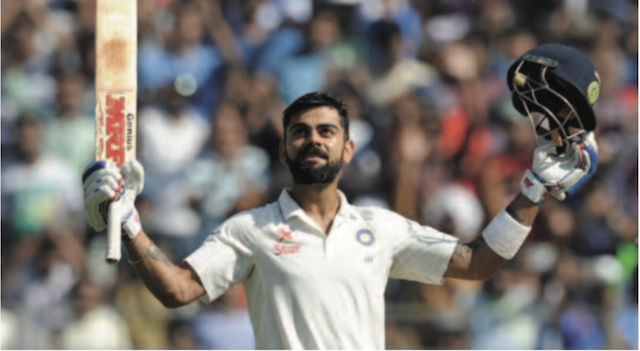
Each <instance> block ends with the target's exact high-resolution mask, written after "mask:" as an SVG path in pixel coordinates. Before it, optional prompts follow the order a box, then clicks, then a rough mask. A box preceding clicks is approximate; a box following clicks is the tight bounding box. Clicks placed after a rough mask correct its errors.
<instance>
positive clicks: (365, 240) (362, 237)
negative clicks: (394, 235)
mask: <svg viewBox="0 0 640 351" xmlns="http://www.w3.org/2000/svg"><path fill="white" fill-rule="evenodd" d="M356 240H358V242H359V243H360V244H362V245H364V246H371V245H373V243H374V242H375V241H376V237H375V235H373V232H372V231H371V230H370V229H360V230H359V231H358V232H357V233H356Z"/></svg>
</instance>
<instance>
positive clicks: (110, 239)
mask: <svg viewBox="0 0 640 351" xmlns="http://www.w3.org/2000/svg"><path fill="white" fill-rule="evenodd" d="M108 211H109V216H108V218H109V219H108V223H107V258H106V261H107V263H108V264H116V263H118V262H119V261H120V256H121V249H120V243H121V240H122V237H121V236H120V235H121V231H122V227H121V225H122V224H121V220H122V218H120V217H121V214H120V212H121V211H120V202H119V201H112V202H111V203H110V204H109V209H108Z"/></svg>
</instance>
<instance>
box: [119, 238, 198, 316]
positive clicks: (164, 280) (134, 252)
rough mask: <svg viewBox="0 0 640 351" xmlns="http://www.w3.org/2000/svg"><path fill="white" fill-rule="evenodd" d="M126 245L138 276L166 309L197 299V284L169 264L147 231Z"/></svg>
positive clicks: (185, 272)
mask: <svg viewBox="0 0 640 351" xmlns="http://www.w3.org/2000/svg"><path fill="white" fill-rule="evenodd" d="M124 244H125V247H126V249H127V251H128V253H129V257H130V262H131V263H132V265H133V267H134V268H135V270H136V271H137V273H138V275H139V276H140V278H141V279H142V281H143V282H144V284H145V285H146V286H147V288H148V289H149V291H151V293H152V294H153V295H154V296H155V297H156V298H157V299H158V300H159V301H160V302H161V303H162V304H163V305H164V306H165V307H168V308H174V307H179V306H182V305H185V304H187V303H189V302H191V301H192V300H193V299H194V298H196V297H197V296H195V297H194V296H192V295H193V293H191V292H192V291H193V289H194V287H193V286H192V285H193V284H194V282H193V281H192V279H191V277H190V276H189V275H190V271H189V270H188V269H184V268H181V267H179V266H176V265H174V264H173V263H172V262H171V261H169V259H168V258H167V257H166V256H165V254H164V253H162V251H161V250H160V249H159V248H158V247H157V246H156V245H155V244H154V243H153V241H151V239H150V238H149V237H148V236H147V235H146V234H145V233H144V231H141V232H140V234H139V235H138V236H137V237H136V238H135V239H133V240H131V241H124Z"/></svg>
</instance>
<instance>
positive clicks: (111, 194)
mask: <svg viewBox="0 0 640 351" xmlns="http://www.w3.org/2000/svg"><path fill="white" fill-rule="evenodd" d="M82 182H83V188H84V210H85V214H86V216H87V221H88V222H89V225H90V226H91V227H92V228H93V229H94V230H95V231H97V232H101V231H103V230H105V229H106V228H107V223H108V220H107V217H108V211H107V209H108V208H109V204H110V203H111V201H121V202H122V208H123V213H125V215H124V216H123V218H122V229H123V233H124V234H126V235H123V239H125V240H131V239H134V238H135V237H136V236H137V235H138V234H139V233H140V230H141V229H142V227H141V225H140V218H139V216H138V211H137V210H136V208H135V206H134V203H135V199H136V196H137V195H138V194H140V193H141V192H142V189H143V188H144V169H143V168H142V165H141V164H140V163H139V162H138V161H136V160H132V161H129V162H128V163H126V164H125V165H124V166H122V168H121V169H120V170H118V169H117V168H116V167H114V166H112V165H110V164H107V162H105V161H97V162H94V163H92V164H90V165H89V166H87V168H86V169H85V171H84V173H83V175H82Z"/></svg>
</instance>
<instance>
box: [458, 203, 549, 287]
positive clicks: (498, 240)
mask: <svg viewBox="0 0 640 351" xmlns="http://www.w3.org/2000/svg"><path fill="white" fill-rule="evenodd" d="M539 208H540V206H539V205H537V204H535V203H533V202H531V201H530V200H529V199H527V198H526V197H525V196H523V195H522V194H519V195H518V196H517V197H516V198H515V199H514V200H513V201H512V202H511V203H510V204H509V206H507V208H506V209H505V211H506V212H507V214H508V215H509V216H510V217H511V218H513V220H514V223H511V224H507V225H505V224H504V223H496V219H495V218H494V220H493V221H492V223H491V224H490V225H489V226H488V227H487V229H485V231H484V233H483V236H482V237H480V238H478V239H477V240H475V241H474V242H472V243H471V244H468V245H467V244H458V246H456V248H455V251H454V253H453V255H452V257H451V262H450V264H449V268H448V269H447V272H446V275H445V276H446V277H449V278H460V279H471V280H486V279H489V278H491V277H493V276H494V275H495V273H496V272H497V271H498V270H499V269H500V268H501V267H502V266H503V265H504V264H505V262H507V261H508V259H510V258H511V257H512V255H508V254H505V252H506V253H509V252H510V253H512V254H513V255H515V252H516V251H517V250H518V249H519V247H520V245H521V244H522V243H523V242H524V239H525V238H526V235H527V234H528V232H529V231H528V228H530V227H531V225H532V224H533V221H534V220H535V217H536V215H537V214H538V210H539ZM499 216H500V215H499ZM497 220H498V222H502V221H504V219H503V218H499V219H497ZM515 223H517V224H515ZM514 225H515V226H517V227H516V229H513V230H512V231H510V230H509V227H511V228H513V227H514ZM496 234H497V235H496ZM487 237H488V240H489V241H490V243H493V244H488V243H487V241H486V239H485V238H487ZM492 246H493V247H492Z"/></svg>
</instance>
